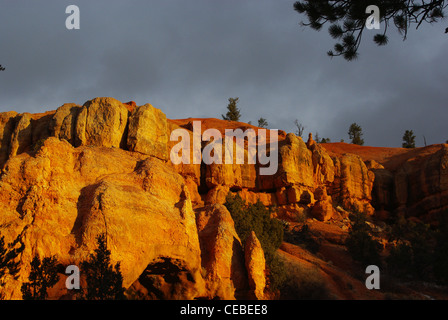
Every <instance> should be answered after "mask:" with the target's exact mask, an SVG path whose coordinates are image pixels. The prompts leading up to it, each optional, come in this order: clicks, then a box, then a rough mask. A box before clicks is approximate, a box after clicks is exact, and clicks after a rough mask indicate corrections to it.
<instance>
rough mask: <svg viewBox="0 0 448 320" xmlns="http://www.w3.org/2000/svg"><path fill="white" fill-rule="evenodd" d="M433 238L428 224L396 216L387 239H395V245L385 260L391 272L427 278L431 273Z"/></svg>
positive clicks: (397, 274) (398, 274)
mask: <svg viewBox="0 0 448 320" xmlns="http://www.w3.org/2000/svg"><path fill="white" fill-rule="evenodd" d="M433 239H434V234H433V232H432V231H431V230H430V228H429V225H427V224H423V223H420V222H415V221H410V220H407V219H405V218H404V217H399V218H397V220H396V222H395V223H394V224H393V225H392V228H391V232H390V236H389V240H391V241H397V245H396V246H395V247H393V248H392V249H391V251H390V254H389V256H388V257H387V260H386V261H387V266H388V270H389V271H390V272H391V274H393V275H394V276H398V277H401V278H403V277H412V278H417V279H425V280H429V279H430V278H431V276H432V274H433V271H432V270H431V269H432V268H431V266H432V264H433V259H434V253H433V248H432V247H431V243H432V242H433Z"/></svg>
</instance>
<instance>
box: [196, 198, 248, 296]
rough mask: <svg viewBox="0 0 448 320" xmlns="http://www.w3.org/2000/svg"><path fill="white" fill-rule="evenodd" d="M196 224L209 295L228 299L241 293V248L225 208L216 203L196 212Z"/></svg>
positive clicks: (244, 277) (244, 288) (243, 274)
mask: <svg viewBox="0 0 448 320" xmlns="http://www.w3.org/2000/svg"><path fill="white" fill-rule="evenodd" d="M197 225H198V231H199V241H200V244H201V252H202V256H201V257H202V265H203V267H204V269H205V270H206V275H205V278H206V280H207V291H208V292H209V295H210V296H209V298H221V299H226V300H229V299H235V298H241V296H245V294H246V291H247V275H246V269H245V262H244V261H245V260H244V253H243V248H242V245H241V240H240V239H239V237H238V235H237V233H236V231H235V227H234V223H233V220H232V217H231V216H230V213H229V211H228V210H227V208H226V207H224V206H223V205H219V204H216V205H213V206H210V207H207V208H206V210H205V211H202V212H200V213H199V214H198V216H197Z"/></svg>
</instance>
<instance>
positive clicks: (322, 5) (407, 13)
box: [294, 0, 448, 61]
mask: <svg viewBox="0 0 448 320" xmlns="http://www.w3.org/2000/svg"><path fill="white" fill-rule="evenodd" d="M369 5H376V6H377V7H378V8H379V10H380V21H381V31H382V32H381V33H377V34H375V36H374V37H373V41H374V42H375V43H376V44H377V45H380V46H381V45H385V44H387V43H388V37H387V36H386V32H387V30H388V27H389V26H391V25H393V26H395V28H396V29H397V30H398V31H399V32H400V34H401V35H402V37H403V40H405V39H406V37H407V33H408V30H409V28H410V27H411V25H416V29H418V28H419V27H420V25H421V24H422V23H423V22H426V23H433V22H437V21H439V20H441V19H442V18H443V17H444V12H443V11H444V9H445V8H446V7H447V5H448V4H446V1H443V0H428V1H424V0H420V1H418V0H300V1H297V2H295V3H294V9H295V10H296V11H297V12H299V13H300V14H305V15H306V17H307V19H308V21H307V22H302V23H301V24H302V25H303V26H309V27H311V28H312V29H314V30H317V31H319V30H321V29H322V27H323V26H324V25H325V24H326V23H329V24H330V26H329V28H328V32H329V34H330V36H331V37H332V38H333V39H337V40H338V41H340V42H338V43H336V44H335V46H334V49H333V50H330V51H328V52H327V54H328V55H329V56H330V57H333V56H343V57H344V58H345V59H346V60H348V61H350V60H353V59H356V58H357V57H358V48H359V45H360V44H361V39H362V34H363V31H364V29H365V27H366V20H367V17H368V16H369V15H370V13H366V9H367V7H368V6H369Z"/></svg>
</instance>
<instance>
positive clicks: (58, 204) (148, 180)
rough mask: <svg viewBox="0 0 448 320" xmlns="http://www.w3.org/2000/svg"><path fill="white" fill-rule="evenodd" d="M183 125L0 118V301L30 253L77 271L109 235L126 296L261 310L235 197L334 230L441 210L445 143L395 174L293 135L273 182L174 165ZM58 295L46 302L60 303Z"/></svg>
mask: <svg viewBox="0 0 448 320" xmlns="http://www.w3.org/2000/svg"><path fill="white" fill-rule="evenodd" d="M214 121H215V122H216V121H218V120H217V119H215V120H214ZM185 127H187V128H188V126H184V128H185ZM177 128H179V126H178V125H176V124H174V123H173V122H170V120H168V119H166V116H165V115H164V114H163V113H162V112H161V111H160V110H158V109H156V108H154V107H152V106H151V105H149V104H147V105H143V106H137V105H136V104H135V103H133V102H129V103H126V104H123V103H121V102H120V101H117V100H115V99H112V98H96V99H93V100H90V101H88V102H86V103H85V104H84V105H83V106H78V105H76V104H64V105H63V106H61V107H60V108H58V109H57V110H56V111H55V112H48V113H45V114H39V115H33V114H27V113H24V114H17V113H15V112H8V113H0V168H2V171H1V175H0V212H1V214H0V233H1V235H2V236H5V240H6V242H7V243H11V242H13V241H18V243H22V244H23V245H24V247H25V250H24V251H23V252H22V254H21V255H20V257H19V259H20V265H21V267H22V268H21V272H20V273H19V275H18V277H17V279H14V278H12V277H10V276H9V275H6V278H5V279H6V285H5V286H4V287H2V288H1V289H0V292H1V293H3V294H5V297H6V298H7V299H11V298H20V297H21V292H20V284H21V283H22V282H23V281H26V280H27V277H28V274H29V271H30V262H31V260H32V258H33V257H34V256H35V255H39V256H40V257H41V258H42V257H46V256H51V255H56V256H57V258H58V260H59V262H61V263H62V264H64V265H68V264H73V263H74V264H79V263H80V262H81V261H82V260H83V259H85V258H86V257H87V256H88V254H89V253H90V252H91V251H92V250H93V249H94V248H95V246H96V236H97V235H98V234H100V233H107V237H108V245H109V246H110V249H111V252H112V261H113V262H114V263H115V262H119V261H120V262H121V270H122V273H123V277H124V285H125V287H126V288H127V294H128V296H129V297H133V298H142V299H195V298H208V299H212V298H220V299H235V298H248V297H250V298H257V299H263V290H264V287H265V285H266V279H265V278H264V269H263V264H264V263H263V258H262V256H263V254H262V250H261V246H260V245H259V242H258V240H257V239H256V237H255V236H254V237H249V239H248V240H247V241H246V248H244V250H243V247H242V244H241V240H240V239H239V238H238V235H237V233H236V231H235V227H234V224H233V220H232V217H231V215H230V213H229V212H228V211H227V209H226V208H225V207H224V206H223V205H222V204H223V203H224V202H225V199H226V196H227V194H228V193H229V192H233V193H236V192H238V193H239V194H240V196H241V197H242V199H244V200H245V201H246V202H247V203H255V202H257V201H258V200H260V201H261V202H262V203H263V204H264V205H266V206H272V205H275V206H276V207H277V213H276V216H277V217H278V218H282V219H286V220H292V221H297V219H299V218H300V216H303V215H307V216H309V217H313V218H316V219H318V220H321V221H329V220H331V219H336V218H337V214H335V209H334V208H335V207H337V208H340V209H341V210H348V211H355V210H356V211H360V212H364V213H367V214H373V212H374V211H375V209H376V211H377V214H378V216H379V215H380V214H379V213H384V216H385V217H386V216H387V214H388V213H390V212H394V213H404V214H405V215H412V216H425V217H427V218H428V219H435V217H436V215H437V214H439V213H440V212H443V210H447V209H448V200H447V199H448V193H447V192H448V160H447V159H448V151H447V150H448V146H446V145H442V146H440V147H437V148H435V147H433V148H432V149H424V150H423V151H422V152H421V153H419V152H415V154H416V155H415V156H412V157H411V156H409V157H408V158H403V159H404V160H402V161H401V162H400V165H399V166H395V167H394V169H390V168H388V167H387V166H386V163H379V162H376V161H368V160H366V159H364V160H363V158H361V156H360V155H356V154H349V153H346V154H337V155H335V154H331V155H330V153H329V152H327V150H326V149H325V147H324V145H323V144H318V143H316V142H314V141H313V140H312V137H311V138H310V139H309V141H308V144H305V143H304V142H303V141H302V139H301V138H299V137H296V136H295V135H294V134H292V133H290V134H287V135H281V141H280V142H279V145H278V149H275V150H274V149H273V150H271V152H278V155H279V167H278V171H277V173H276V174H274V175H272V176H260V175H259V174H258V172H259V171H258V169H259V167H258V165H257V164H255V165H253V164H236V163H235V161H234V164H230V165H227V164H212V165H207V164H205V163H202V164H178V165H174V164H173V163H171V161H169V151H170V149H171V147H172V146H173V144H175V143H176V142H173V141H169V136H170V133H171V132H172V131H173V130H175V129H177ZM189 135H190V137H191V132H190V133H189ZM191 140H192V139H190V143H191ZM219 143H222V141H221V142H219ZM206 146H207V144H206V143H203V144H202V148H205V147H206ZM239 147H241V146H239ZM236 148H238V146H237V147H236ZM425 150H426V151H425ZM235 151H236V149H235ZM243 151H244V153H245V155H246V156H247V150H243ZM234 154H235V153H234ZM400 157H403V155H402V154H401V153H400ZM190 159H191V158H190ZM234 160H235V158H234ZM365 160H366V161H365ZM383 164H384V165H383ZM374 208H375V209H374ZM338 210H339V209H338ZM59 285H60V287H59V288H56V289H55V290H54V291H51V294H52V295H53V296H52V297H53V298H58V297H61V296H62V295H63V294H65V293H66V290H65V287H64V283H63V281H62V282H61V283H60V284H59Z"/></svg>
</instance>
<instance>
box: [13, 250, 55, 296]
mask: <svg viewBox="0 0 448 320" xmlns="http://www.w3.org/2000/svg"><path fill="white" fill-rule="evenodd" d="M28 280H29V282H24V283H23V284H22V288H21V291H22V297H23V300H45V299H46V298H47V296H48V294H47V289H49V288H51V287H53V286H54V285H55V284H56V283H57V282H58V281H59V275H58V272H57V260H56V257H55V256H52V257H46V258H44V259H43V260H42V262H41V260H40V258H39V257H38V256H35V257H34V258H33V261H31V272H30V275H29V276H28Z"/></svg>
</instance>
